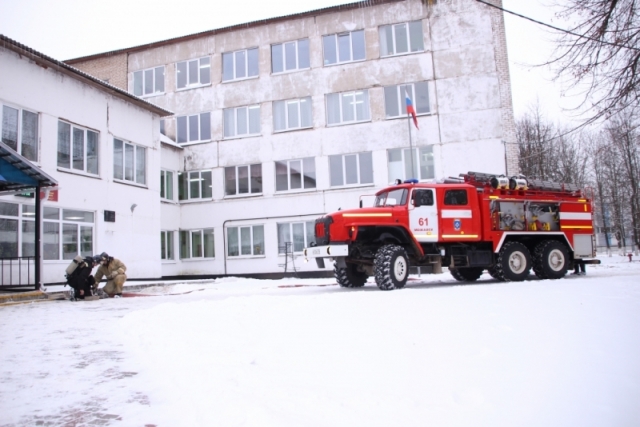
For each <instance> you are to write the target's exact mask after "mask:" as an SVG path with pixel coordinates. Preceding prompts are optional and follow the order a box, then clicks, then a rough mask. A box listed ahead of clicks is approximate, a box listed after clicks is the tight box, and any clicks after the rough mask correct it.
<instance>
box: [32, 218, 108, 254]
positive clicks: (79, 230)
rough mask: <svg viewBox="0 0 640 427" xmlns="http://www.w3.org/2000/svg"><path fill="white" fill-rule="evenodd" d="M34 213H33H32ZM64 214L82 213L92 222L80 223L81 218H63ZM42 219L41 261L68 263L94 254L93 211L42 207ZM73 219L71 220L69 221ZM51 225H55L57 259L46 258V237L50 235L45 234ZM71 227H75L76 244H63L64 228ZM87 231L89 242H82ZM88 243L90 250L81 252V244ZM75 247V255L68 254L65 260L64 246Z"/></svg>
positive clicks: (94, 219) (94, 229)
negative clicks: (55, 215)
mask: <svg viewBox="0 0 640 427" xmlns="http://www.w3.org/2000/svg"><path fill="white" fill-rule="evenodd" d="M53 211H57V218H53V217H52V215H51V214H52V212H53ZM34 212H35V211H34ZM65 213H67V214H73V213H82V214H84V215H85V218H86V215H87V214H89V215H91V216H92V218H93V222H90V221H81V219H82V218H80V217H76V218H73V217H67V218H65V216H66V215H65ZM42 216H43V218H42V259H43V260H44V261H68V260H71V259H73V258H74V257H75V256H78V255H80V256H82V257H86V256H91V255H93V254H94V250H95V237H96V219H97V214H96V212H95V211H85V210H81V209H67V208H62V207H53V206H44V207H43V215H42ZM71 218H73V219H71ZM52 224H55V225H57V227H56V228H57V233H56V236H57V242H56V243H55V244H56V245H57V249H56V250H57V255H58V257H57V258H48V257H47V252H48V245H51V244H50V243H47V236H48V234H50V233H47V230H46V229H47V225H49V226H51V225H52ZM72 225H76V226H77V227H76V242H75V243H73V242H65V234H64V233H65V226H67V227H66V228H67V229H69V228H70V226H72ZM83 229H84V230H87V229H89V230H90V231H91V236H90V237H91V240H90V242H83V241H82V238H83V231H84V230H83ZM86 243H89V244H90V245H91V247H90V249H88V250H84V251H83V250H82V247H83V244H86ZM74 244H75V245H76V246H77V249H78V250H76V252H75V253H72V254H69V255H68V257H66V258H65V249H64V246H65V245H74Z"/></svg>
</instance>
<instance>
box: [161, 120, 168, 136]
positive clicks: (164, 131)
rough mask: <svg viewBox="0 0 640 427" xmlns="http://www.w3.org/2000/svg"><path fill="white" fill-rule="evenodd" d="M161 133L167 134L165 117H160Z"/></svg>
mask: <svg viewBox="0 0 640 427" xmlns="http://www.w3.org/2000/svg"><path fill="white" fill-rule="evenodd" d="M160 133H161V134H162V135H165V136H166V135H167V130H166V129H165V120H164V119H160Z"/></svg>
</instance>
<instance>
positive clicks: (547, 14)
mask: <svg viewBox="0 0 640 427" xmlns="http://www.w3.org/2000/svg"><path fill="white" fill-rule="evenodd" d="M554 1H555V0H503V4H504V7H505V8H506V9H508V10H513V11H515V12H518V13H520V14H523V15H526V16H530V17H532V18H535V19H538V20H541V21H544V22H548V23H553V24H556V25H561V23H560V22H559V21H557V20H556V19H555V18H554V14H553V10H552V9H551V8H550V7H549V4H551V3H553V2H554ZM350 2H352V0H296V1H294V0H233V1H225V2H223V1H220V0H217V1H212V0H181V1H178V2H176V1H174V0H153V1H151V0H109V1H105V0H55V1H52V0H0V33H1V34H4V35H5V36H7V37H10V38H12V39H14V40H16V41H18V42H20V43H23V44H25V45H27V46H29V47H31V48H33V49H35V50H37V51H39V52H42V53H44V54H46V55H49V56H51V57H53V58H55V59H59V60H65V59H71V58H77V57H81V56H86V55H91V54H94V53H100V52H108V51H112V50H116V49H122V48H126V47H131V46H137V45H140V44H145V43H150V42H154V41H158V40H165V39H168V38H173V37H179V36H183V35H187V34H193V33H197V32H200V31H206V30H211V29H215V28H221V27H226V26H229V25H235V24H241V23H245V22H251V21H256V20H260V19H266V18H271V17H275V16H282V15H289V14H292V13H298V12H304V11H309V10H314V9H320V8H323V7H329V6H335V5H338V4H345V3H350ZM221 5H223V7H222V8H221ZM505 19H506V29H507V44H508V49H509V61H510V63H511V68H510V70H511V80H512V89H513V104H514V110H515V114H516V118H517V117H520V116H521V115H522V114H523V113H524V112H525V111H527V110H528V109H529V108H530V107H531V106H532V105H533V104H535V103H536V102H539V104H540V106H541V107H542V109H543V111H544V112H545V113H546V114H547V115H548V118H550V119H551V120H553V121H556V120H557V121H562V122H567V121H568V120H569V118H568V115H567V114H564V113H563V112H562V108H561V107H565V108H568V107H570V106H572V105H575V103H576V100H575V99H573V100H572V99H566V98H561V96H560V88H559V86H558V85H555V84H553V83H551V82H550V79H551V76H552V74H551V72H550V70H549V69H548V68H545V67H542V68H540V67H535V66H534V65H536V64H541V63H543V62H544V61H545V60H547V59H548V58H549V55H550V53H551V48H552V46H551V43H550V41H551V40H552V36H551V34H550V32H549V30H546V29H544V28H542V27H540V26H538V25H536V24H533V23H531V22H529V21H526V20H523V19H521V18H517V17H514V16H512V15H509V14H506V15H505Z"/></svg>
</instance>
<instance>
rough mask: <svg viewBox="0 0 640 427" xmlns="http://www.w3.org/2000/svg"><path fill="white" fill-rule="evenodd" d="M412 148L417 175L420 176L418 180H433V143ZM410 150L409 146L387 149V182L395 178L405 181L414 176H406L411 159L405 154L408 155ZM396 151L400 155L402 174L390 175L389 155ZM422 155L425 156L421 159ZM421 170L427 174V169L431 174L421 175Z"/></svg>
mask: <svg viewBox="0 0 640 427" xmlns="http://www.w3.org/2000/svg"><path fill="white" fill-rule="evenodd" d="M412 149H413V150H414V162H415V166H416V170H417V172H418V175H419V176H420V177H419V178H418V180H419V181H429V180H434V179H435V166H436V165H435V155H434V152H433V145H423V146H419V147H413V148H412ZM410 150H411V148H408V147H400V148H390V149H388V150H387V171H388V178H389V183H393V182H395V180H396V179H401V180H402V181H405V180H407V179H414V178H416V177H412V176H407V174H408V173H410V171H409V170H408V169H409V168H410V167H411V159H410V158H407V156H410ZM398 151H399V152H400V153H401V155H402V160H401V162H402V165H401V168H402V176H392V174H393V171H392V168H391V158H390V156H391V153H392V152H398ZM423 156H424V157H425V158H424V159H423ZM395 162H396V163H399V162H398V161H395ZM393 169H397V168H393ZM423 170H425V171H426V172H427V175H429V171H431V176H427V177H423V176H422V172H423Z"/></svg>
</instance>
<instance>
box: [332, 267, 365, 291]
mask: <svg viewBox="0 0 640 427" xmlns="http://www.w3.org/2000/svg"><path fill="white" fill-rule="evenodd" d="M333 275H334V276H335V277H336V281H337V282H338V285H340V286H342V287H343V288H360V287H362V286H364V284H365V283H367V278H368V277H369V276H367V273H365V272H362V271H358V266H356V265H354V264H347V268H338V265H337V264H334V265H333Z"/></svg>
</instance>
